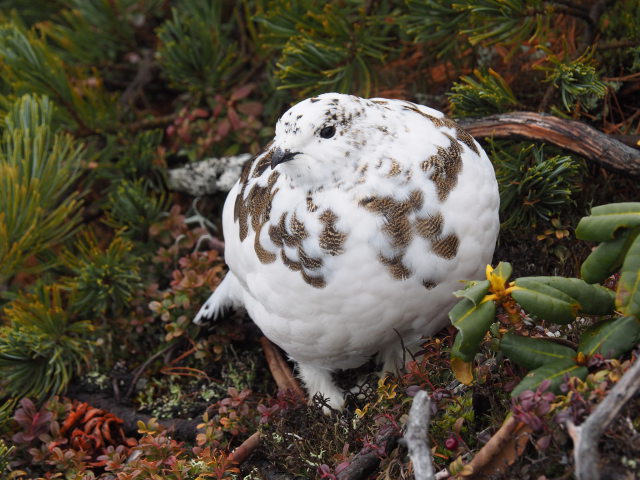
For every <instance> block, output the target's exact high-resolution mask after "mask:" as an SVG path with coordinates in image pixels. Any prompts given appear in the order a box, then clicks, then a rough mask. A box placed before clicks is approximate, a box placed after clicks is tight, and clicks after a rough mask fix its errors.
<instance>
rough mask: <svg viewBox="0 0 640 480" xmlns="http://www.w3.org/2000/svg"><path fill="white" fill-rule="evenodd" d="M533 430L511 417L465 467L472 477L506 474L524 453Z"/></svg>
mask: <svg viewBox="0 0 640 480" xmlns="http://www.w3.org/2000/svg"><path fill="white" fill-rule="evenodd" d="M530 433H531V429H530V428H529V427H528V426H527V425H525V424H524V423H522V422H519V421H517V420H516V419H515V418H513V417H512V416H509V417H508V418H507V419H506V420H505V421H504V423H503V424H502V426H501V427H500V428H499V429H498V431H497V432H496V433H494V434H493V436H492V437H491V439H490V440H489V441H488V442H487V443H486V444H485V446H484V447H482V448H481V449H480V451H479V452H478V453H476V455H475V457H473V460H471V462H469V463H468V464H467V465H465V470H468V471H469V473H470V474H471V476H468V477H467V478H474V479H476V478H486V477H489V476H490V475H492V474H493V475H495V474H498V473H500V472H504V470H506V468H507V467H508V466H509V465H511V464H512V463H513V462H514V461H515V460H516V458H518V456H520V455H521V454H522V452H523V451H524V448H525V446H526V445H527V442H528V441H529V434H530Z"/></svg>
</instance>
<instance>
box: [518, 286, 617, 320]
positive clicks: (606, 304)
mask: <svg viewBox="0 0 640 480" xmlns="http://www.w3.org/2000/svg"><path fill="white" fill-rule="evenodd" d="M536 284H544V285H547V286H549V287H551V288H555V289H556V290H559V291H560V292H562V293H564V294H566V295H568V296H569V297H571V298H572V299H573V300H575V301H576V302H577V303H578V308H579V311H580V313H584V314H587V315H608V314H610V313H613V310H614V294H613V292H612V291H611V290H609V289H608V288H605V287H602V286H600V285H591V284H589V283H587V282H585V281H584V280H580V279H578V278H565V277H522V278H519V279H518V280H516V285H518V286H525V287H526V286H529V288H533V289H535V288H536V287H535V285H536Z"/></svg>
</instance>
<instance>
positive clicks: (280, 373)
mask: <svg viewBox="0 0 640 480" xmlns="http://www.w3.org/2000/svg"><path fill="white" fill-rule="evenodd" d="M260 344H261V345H262V349H263V350H264V356H265V357H266V358H267V363H268V364H269V370H270V371H271V375H273V379H274V380H275V382H276V385H278V388H279V389H280V390H291V391H293V392H295V393H296V394H297V395H299V396H300V398H305V394H304V390H302V387H300V384H299V383H298V381H297V380H296V379H295V377H294V376H293V373H292V372H291V369H290V368H289V365H287V362H285V360H284V358H282V355H281V354H280V352H279V351H278V349H277V348H276V346H275V345H274V344H273V343H271V341H270V340H269V339H268V338H267V337H261V338H260Z"/></svg>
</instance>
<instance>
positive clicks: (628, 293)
mask: <svg viewBox="0 0 640 480" xmlns="http://www.w3.org/2000/svg"><path fill="white" fill-rule="evenodd" d="M616 307H618V310H620V312H621V313H622V314H623V315H632V316H634V317H636V318H640V235H638V236H636V239H635V240H634V241H633V243H632V244H631V246H630V247H629V250H628V251H627V255H626V257H625V259H624V263H623V264H622V271H621V275H620V283H619V285H618V294H617V295H616Z"/></svg>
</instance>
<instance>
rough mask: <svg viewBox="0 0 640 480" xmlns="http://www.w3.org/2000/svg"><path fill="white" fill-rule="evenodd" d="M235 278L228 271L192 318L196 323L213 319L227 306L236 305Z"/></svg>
mask: <svg viewBox="0 0 640 480" xmlns="http://www.w3.org/2000/svg"><path fill="white" fill-rule="evenodd" d="M235 282H236V279H235V277H234V276H233V274H232V273H231V272H228V273H227V275H226V276H225V277H224V279H223V280H222V282H220V285H218V288H216V289H215V290H214V292H213V293H212V294H211V296H210V297H209V298H208V299H207V301H206V302H205V303H204V305H202V307H200V311H198V314H197V315H196V316H195V318H194V319H193V322H194V323H196V324H197V325H202V324H203V323H205V322H206V321H207V320H211V319H213V320H215V319H216V318H218V317H219V316H220V315H221V314H222V312H223V311H224V310H226V309H227V308H231V307H235V306H237V301H236V299H235V297H234V295H233V292H234V290H235V287H236V285H235Z"/></svg>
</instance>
